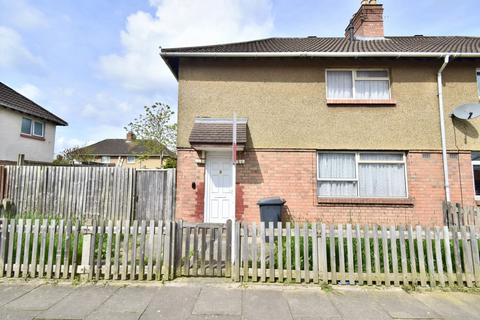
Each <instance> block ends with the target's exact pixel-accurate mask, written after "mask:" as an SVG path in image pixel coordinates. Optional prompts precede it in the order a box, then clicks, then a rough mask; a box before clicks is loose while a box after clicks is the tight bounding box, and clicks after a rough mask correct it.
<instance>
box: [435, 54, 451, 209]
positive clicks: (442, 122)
mask: <svg viewBox="0 0 480 320" xmlns="http://www.w3.org/2000/svg"><path fill="white" fill-rule="evenodd" d="M449 62H450V55H446V56H445V60H444V62H443V65H442V67H441V68H440V70H438V73H437V86H438V111H439V113H440V134H441V138H442V159H443V177H444V181H445V182H444V183H445V200H446V201H447V203H449V202H450V182H449V181H448V160H447V142H446V138H445V116H444V108H443V76H442V72H443V70H444V69H445V68H446V67H447V64H448V63H449Z"/></svg>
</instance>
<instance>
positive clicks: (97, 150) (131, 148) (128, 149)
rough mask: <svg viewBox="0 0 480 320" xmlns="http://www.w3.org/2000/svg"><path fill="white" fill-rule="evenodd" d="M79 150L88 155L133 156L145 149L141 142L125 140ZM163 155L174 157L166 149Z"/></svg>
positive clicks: (99, 143) (110, 141)
mask: <svg viewBox="0 0 480 320" xmlns="http://www.w3.org/2000/svg"><path fill="white" fill-rule="evenodd" d="M81 149H82V150H84V151H85V152H86V153H87V154H89V155H98V156H128V155H132V156H133V155H139V154H142V153H144V152H145V151H146V149H147V148H146V146H145V145H144V144H143V143H142V140H134V141H131V142H127V140H125V139H105V140H102V141H100V142H97V143H94V144H92V145H89V146H86V147H83V148H81ZM165 153H166V155H167V156H169V157H172V158H174V157H175V153H174V152H173V151H171V150H169V149H168V148H165Z"/></svg>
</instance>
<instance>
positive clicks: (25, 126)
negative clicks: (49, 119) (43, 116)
mask: <svg viewBox="0 0 480 320" xmlns="http://www.w3.org/2000/svg"><path fill="white" fill-rule="evenodd" d="M21 133H23V134H28V135H31V136H32V135H33V136H36V137H44V136H45V124H44V123H43V122H41V121H33V120H32V119H29V118H22V129H21Z"/></svg>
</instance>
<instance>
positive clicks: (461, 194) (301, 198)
mask: <svg viewBox="0 0 480 320" xmlns="http://www.w3.org/2000/svg"><path fill="white" fill-rule="evenodd" d="M316 155H317V151H315V150H272V149H266V150H261V149H257V150H249V151H246V152H244V153H243V154H242V155H241V158H243V159H245V164H244V165H238V166H237V186H236V190H237V197H236V213H237V216H236V219H238V220H241V221H259V209H258V206H257V201H258V200H259V199H260V198H262V197H268V196H272V195H276V196H281V197H283V198H285V200H287V203H286V207H285V210H284V220H291V221H322V222H326V223H349V222H351V223H361V224H363V223H370V224H372V223H377V224H399V223H405V224H410V223H412V224H417V223H419V224H424V225H441V224H442V223H443V213H442V201H443V199H444V195H445V192H444V183H443V171H442V157H441V153H440V152H438V151H410V152H408V153H407V180H408V181H407V182H408V193H409V198H408V199H397V200H388V199H349V200H342V199H325V200H322V199H319V198H317V196H316V191H317V190H316V184H317V181H316V172H317V167H316ZM448 158H449V159H448V160H449V175H450V176H449V181H450V184H451V195H452V201H454V202H461V203H463V204H464V205H474V204H475V200H474V189H473V175H472V166H471V160H470V152H460V153H458V152H450V153H449V156H448ZM195 159H198V154H197V152H196V151H194V150H191V149H180V150H178V171H177V214H178V215H180V216H178V217H177V218H181V219H184V220H187V221H195V222H200V221H203V210H204V208H203V207H204V174H205V171H204V165H201V164H197V163H195ZM192 182H195V183H196V185H197V187H196V189H193V188H192ZM348 201H353V202H348Z"/></svg>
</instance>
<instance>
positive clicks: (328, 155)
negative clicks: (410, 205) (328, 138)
mask: <svg viewBox="0 0 480 320" xmlns="http://www.w3.org/2000/svg"><path fill="white" fill-rule="evenodd" d="M317 172H318V177H317V191H318V196H319V197H350V198H356V197H360V198H405V197H407V183H406V165H405V154H404V153H372V152H319V153H318V167H317Z"/></svg>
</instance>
